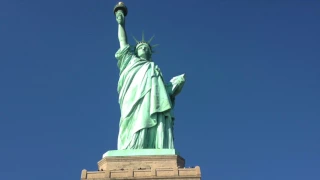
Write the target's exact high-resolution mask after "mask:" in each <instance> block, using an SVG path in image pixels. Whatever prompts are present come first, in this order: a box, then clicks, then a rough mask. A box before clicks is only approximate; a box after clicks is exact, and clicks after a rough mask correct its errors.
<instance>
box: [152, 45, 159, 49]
mask: <svg viewBox="0 0 320 180" xmlns="http://www.w3.org/2000/svg"><path fill="white" fill-rule="evenodd" d="M157 46H159V44H154V45H152V46H151V47H152V48H154V47H157Z"/></svg>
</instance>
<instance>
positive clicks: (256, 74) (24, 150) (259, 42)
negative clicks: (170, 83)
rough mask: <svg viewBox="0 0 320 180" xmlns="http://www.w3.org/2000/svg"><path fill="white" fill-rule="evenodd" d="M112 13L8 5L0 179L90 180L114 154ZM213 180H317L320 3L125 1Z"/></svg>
mask: <svg viewBox="0 0 320 180" xmlns="http://www.w3.org/2000/svg"><path fill="white" fill-rule="evenodd" d="M116 3H117V1H115V0H51V1H49V0H1V1H0V49H1V50H0V142H1V145H0V176H1V179H6V180H18V179H26V180H29V179H30V180H37V179H43V178H44V179H46V180H56V179H66V180H69V179H70V180H71V179H80V173H81V170H82V169H87V170H96V169H97V161H99V160H100V159H101V156H102V154H103V153H105V152H106V151H108V150H113V149H116V144H117V135H118V125H119V117H120V112H119V105H118V101H117V100H118V94H117V81H118V77H119V70H118V69H117V64H116V59H115V58H114V54H115V52H116V51H117V49H118V48H119V43H118V39H117V23H116V20H115V17H114V15H113V12H112V11H113V7H114V5H115V4H116ZM125 3H126V4H127V6H128V8H129V14H128V16H127V21H126V22H127V26H126V27H127V32H128V35H129V37H130V38H129V42H130V43H133V42H134V41H133V39H132V38H131V34H132V35H135V36H136V37H139V38H140V35H141V32H142V31H143V30H144V32H145V34H146V37H151V36H152V35H153V34H155V39H154V41H153V42H154V43H155V44H160V46H158V48H157V50H158V54H155V55H154V57H153V59H154V61H155V62H156V63H157V64H158V65H159V67H160V68H161V70H162V72H163V74H164V76H165V79H166V80H170V78H171V77H172V76H175V75H178V74H182V73H186V75H187V82H186V84H185V87H184V89H183V92H182V93H181V94H180V95H179V96H178V97H177V104H176V111H175V114H176V123H175V125H176V126H175V136H176V142H175V145H176V149H177V150H179V151H180V152H181V156H182V157H184V158H185V159H186V165H187V166H188V167H189V166H190V167H191V166H196V165H199V166H200V167H201V171H202V176H203V179H204V180H211V179H212V180H213V179H216V180H251V179H252V180H270V179H272V180H283V179H290V180H302V179H308V180H319V179H320V133H319V129H320V49H319V48H320V35H319V32H320V23H319V20H320V10H319V9H320V2H319V1H317V0H308V1H306V0H251V1H239V0H215V1H209V0H207V1H205V0H193V1H191V0H190V1H170V0H161V1H160V0H157V1H156V0H136V1H132V0H127V1H125Z"/></svg>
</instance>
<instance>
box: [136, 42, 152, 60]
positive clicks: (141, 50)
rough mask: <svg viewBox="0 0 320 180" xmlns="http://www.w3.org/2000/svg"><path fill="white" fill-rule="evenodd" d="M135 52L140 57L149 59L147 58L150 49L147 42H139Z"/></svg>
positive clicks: (149, 54) (149, 55)
mask: <svg viewBox="0 0 320 180" xmlns="http://www.w3.org/2000/svg"><path fill="white" fill-rule="evenodd" d="M136 52H137V55H138V57H140V58H145V59H147V60H149V58H150V57H151V50H150V47H149V45H147V44H141V45H140V46H138V47H137V50H136Z"/></svg>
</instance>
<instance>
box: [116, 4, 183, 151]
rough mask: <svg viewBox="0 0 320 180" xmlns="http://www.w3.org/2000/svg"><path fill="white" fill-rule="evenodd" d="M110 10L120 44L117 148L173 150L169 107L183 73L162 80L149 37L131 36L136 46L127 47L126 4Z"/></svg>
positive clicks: (171, 115) (172, 102)
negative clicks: (168, 80) (119, 111)
mask: <svg viewBox="0 0 320 180" xmlns="http://www.w3.org/2000/svg"><path fill="white" fill-rule="evenodd" d="M114 13H115V15H116V20H117V22H118V38H119V43H120V49H119V50H118V51H117V52H116V54H115V57H116V59H117V60H118V68H119V70H120V77H119V81H118V93H119V104H120V109H121V118H120V124H119V126H120V128H119V135H118V150H124V149H174V143H173V140H174V136H173V124H174V115H173V107H174V103H175V102H174V101H175V96H176V95H177V94H178V93H180V91H181V89H182V87H183V85H184V82H185V76H184V74H182V75H180V76H176V77H174V78H172V79H171V80H170V82H169V83H165V82H164V79H163V76H162V73H161V71H160V69H159V68H158V66H157V65H156V64H155V63H154V62H153V61H152V59H151V57H152V53H153V52H154V46H152V45H151V44H150V43H151V41H152V39H153V37H152V38H151V39H150V40H149V41H145V39H144V35H142V40H141V41H138V40H137V39H136V38H134V39H135V41H136V45H135V46H130V45H129V44H128V41H127V34H126V31H125V16H126V14H127V8H126V6H125V5H124V4H123V3H122V2H119V3H118V4H117V6H116V7H115V9H114ZM130 47H133V48H130Z"/></svg>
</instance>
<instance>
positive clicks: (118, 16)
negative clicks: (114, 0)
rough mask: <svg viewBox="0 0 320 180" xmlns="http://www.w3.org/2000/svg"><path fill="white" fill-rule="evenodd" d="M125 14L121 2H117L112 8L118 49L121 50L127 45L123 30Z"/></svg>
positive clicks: (124, 8) (125, 8)
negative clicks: (115, 21) (116, 23)
mask: <svg viewBox="0 0 320 180" xmlns="http://www.w3.org/2000/svg"><path fill="white" fill-rule="evenodd" d="M127 12H128V10H127V7H126V6H125V5H124V4H123V3H122V2H119V3H118V4H117V5H116V6H115V8H114V13H115V15H116V19H117V22H118V39H119V43H120V49H123V48H124V47H125V46H126V45H127V44H128V42H127V34H126V30H125V16H126V15H127Z"/></svg>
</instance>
